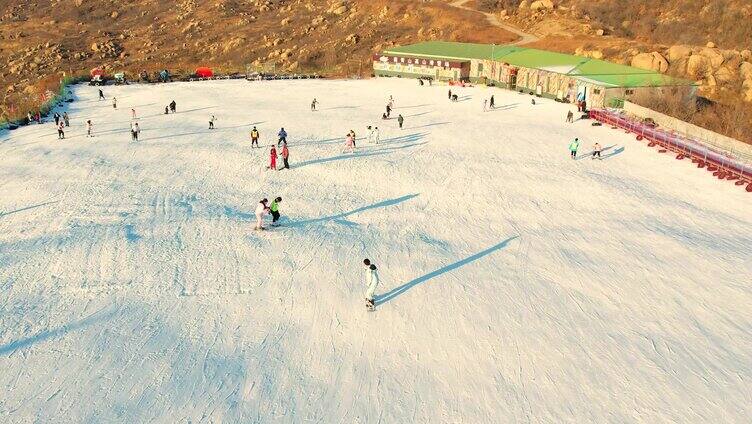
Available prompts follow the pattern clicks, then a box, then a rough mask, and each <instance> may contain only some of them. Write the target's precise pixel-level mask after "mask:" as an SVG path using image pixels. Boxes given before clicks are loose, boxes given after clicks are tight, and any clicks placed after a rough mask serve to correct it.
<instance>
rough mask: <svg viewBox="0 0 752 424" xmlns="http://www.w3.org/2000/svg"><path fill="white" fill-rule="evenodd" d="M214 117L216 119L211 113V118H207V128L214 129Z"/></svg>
mask: <svg viewBox="0 0 752 424" xmlns="http://www.w3.org/2000/svg"><path fill="white" fill-rule="evenodd" d="M216 119H217V118H215V117H214V115H212V116H211V119H209V129H210V130H213V129H214V121H215V120H216Z"/></svg>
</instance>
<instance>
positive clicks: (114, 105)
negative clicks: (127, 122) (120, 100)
mask: <svg viewBox="0 0 752 424" xmlns="http://www.w3.org/2000/svg"><path fill="white" fill-rule="evenodd" d="M112 108H113V109H117V97H113V98H112Z"/></svg>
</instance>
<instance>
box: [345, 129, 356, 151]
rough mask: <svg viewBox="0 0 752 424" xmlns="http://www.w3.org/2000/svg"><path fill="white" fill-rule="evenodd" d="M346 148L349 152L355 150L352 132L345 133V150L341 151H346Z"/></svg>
mask: <svg viewBox="0 0 752 424" xmlns="http://www.w3.org/2000/svg"><path fill="white" fill-rule="evenodd" d="M348 150H349V151H350V153H352V152H354V151H355V140H354V139H353V136H352V133H347V136H345V151H344V152H343V153H347V151H348Z"/></svg>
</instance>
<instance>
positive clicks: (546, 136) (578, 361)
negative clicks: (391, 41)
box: [0, 79, 752, 423]
mask: <svg viewBox="0 0 752 424" xmlns="http://www.w3.org/2000/svg"><path fill="white" fill-rule="evenodd" d="M446 90H447V88H446V87H441V86H436V87H419V86H418V85H417V83H415V81H403V80H397V79H394V80H370V81H274V82H261V83H258V82H254V83H249V82H246V81H222V82H200V83H190V84H188V83H173V84H166V85H149V86H142V85H131V86H124V87H106V88H105V93H106V95H108V96H113V95H115V96H117V97H118V100H119V102H118V105H119V109H117V110H113V108H112V107H111V103H110V101H109V100H108V101H103V102H98V101H97V100H96V96H97V90H96V88H93V87H88V86H79V87H77V88H76V89H75V94H76V97H77V101H76V102H74V103H71V104H68V105H67V108H68V109H67V110H68V113H69V114H70V116H71V125H72V127H71V128H70V129H69V130H68V133H67V134H66V135H67V136H68V138H67V139H66V140H65V141H58V140H57V139H56V132H55V130H54V128H53V125H52V124H49V123H48V124H45V125H39V126H37V125H34V126H29V127H23V128H20V129H18V130H16V131H13V132H9V133H8V132H6V133H0V158H2V159H0V293H2V296H0V369H1V370H2V372H0V393H2V395H1V396H0V422H4V423H6V422H7V423H27V422H139V423H147V422H169V423H210V422H243V423H254V422H259V423H261V422H314V423H366V422H369V423H370V422H383V423H396V422H432V423H457V422H467V423H498V422H510V423H511V422H519V423H549V422H578V423H581V422H597V423H604V422H619V423H622V422H645V423H659V422H682V423H684V422H697V423H704V422H739V423H741V422H750V421H752V407H751V406H750V405H752V391H751V390H750V387H752V289H751V286H750V284H751V282H752V261H750V258H752V198H750V196H749V194H748V193H746V192H744V190H741V189H739V187H735V186H734V185H733V184H728V183H725V182H719V181H717V180H715V179H714V178H710V177H709V176H708V175H707V172H702V171H700V170H697V169H695V168H694V167H693V166H691V165H690V164H689V163H687V161H684V162H680V161H676V160H674V159H673V158H672V157H671V156H669V155H661V154H658V153H656V152H655V150H653V149H650V148H648V147H647V146H646V145H645V144H644V143H641V142H637V141H635V140H634V138H633V137H632V136H629V135H628V134H624V133H623V132H620V131H616V130H612V129H610V128H606V127H592V126H591V125H590V122H589V121H578V122H576V123H574V124H565V123H564V117H565V114H566V111H567V106H566V105H561V104H557V103H555V102H553V101H550V100H541V101H540V102H539V104H538V105H536V106H532V105H530V104H529V99H528V96H525V95H520V94H517V93H514V92H508V91H503V90H495V89H490V88H480V87H478V88H464V89H463V88H453V91H456V92H457V94H459V95H460V96H461V97H462V98H463V99H467V100H466V101H463V102H459V103H451V102H449V101H448V100H447V98H446ZM390 94H392V95H394V96H395V99H396V105H395V106H396V107H395V110H394V115H395V116H396V114H398V113H402V114H403V115H404V116H405V117H406V121H405V128H404V129H403V130H399V129H398V128H397V124H396V120H395V119H391V120H388V121H382V120H381V119H378V118H379V117H380V116H381V112H382V110H383V107H384V105H385V103H386V99H387V98H388V96H389V95H390ZM491 94H495V96H496V103H497V104H498V105H499V108H498V110H494V111H491V112H487V113H483V112H482V111H481V109H482V99H483V98H484V97H488V96H490V95H491ZM314 97H316V98H317V99H318V100H319V101H320V102H321V105H320V110H319V111H316V112H310V111H309V110H308V106H309V104H310V101H311V99H312V98H314ZM172 99H175V100H176V101H177V104H178V113H177V114H175V115H169V116H165V115H163V114H162V113H161V111H162V110H163V109H164V105H166V104H167V103H169V101H170V100H172ZM133 105H135V106H136V110H137V113H138V114H139V115H141V116H143V117H142V118H140V119H139V122H140V125H141V128H142V133H141V141H140V142H138V143H131V142H130V135H129V133H128V128H129V124H130V120H129V118H130V109H131V107H133ZM355 106H357V107H355ZM211 114H214V115H216V117H217V122H216V125H217V129H216V130H214V131H209V130H208V129H207V127H208V120H209V117H210V115H211ZM86 119H92V120H93V123H94V133H95V135H96V136H95V137H94V138H92V139H87V138H85V137H84V133H85V130H84V122H85V121H86ZM369 124H371V125H377V126H379V128H380V129H381V140H382V143H381V144H379V145H371V144H368V143H367V141H366V140H365V139H364V137H365V135H366V130H365V127H366V125H369ZM253 125H256V126H258V128H259V130H260V132H261V137H262V145H264V146H265V147H264V148H263V149H251V148H250V140H249V136H248V134H249V132H250V130H251V128H252V126H253ZM280 126H284V127H285V128H286V129H287V131H288V133H289V134H290V137H289V140H290V152H291V165H292V167H293V168H292V169H291V170H283V171H278V172H273V171H268V170H266V169H265V167H266V165H267V161H268V154H269V152H268V146H269V145H270V144H271V143H273V142H276V138H275V137H274V135H275V134H276V133H277V131H278V130H279V127H280ZM350 129H353V130H355V131H356V133H357V135H358V150H357V152H356V153H354V154H343V153H342V149H343V146H344V136H345V134H346V133H347V131H349V130H350ZM575 136H579V137H580V138H581V139H582V140H583V141H584V142H583V146H582V152H581V159H579V160H576V161H573V160H571V159H569V157H568V152H567V145H568V142H569V141H570V140H571V139H572V138H573V137H575ZM595 141H599V142H600V143H601V145H603V146H612V147H610V148H609V149H608V150H607V151H606V152H605V153H606V156H608V158H607V159H604V160H602V161H592V160H590V159H588V158H587V157H584V156H585V155H586V154H587V153H588V152H589V150H590V147H591V145H592V143H594V142H595ZM278 195H279V196H282V197H283V202H282V205H281V206H282V213H283V219H284V226H282V227H280V228H276V229H272V230H270V231H268V232H264V233H259V232H254V231H253V230H252V228H253V225H254V220H255V218H254V215H253V214H254V208H255V205H256V202H257V201H258V200H259V199H260V198H261V197H267V198H269V199H272V198H273V197H275V196H278ZM364 257H369V258H371V259H373V260H374V261H375V262H376V263H377V264H378V266H379V269H380V276H381V280H382V284H381V286H380V287H379V289H378V291H377V293H379V294H380V295H381V297H380V298H379V299H377V305H378V306H377V308H376V311H375V312H367V311H366V310H365V307H364V301H363V293H364V291H365V287H364V285H363V269H362V265H361V260H362V259H363V258H364Z"/></svg>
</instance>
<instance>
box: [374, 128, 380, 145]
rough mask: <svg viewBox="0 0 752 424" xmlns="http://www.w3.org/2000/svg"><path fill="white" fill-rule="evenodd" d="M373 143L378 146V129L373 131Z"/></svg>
mask: <svg viewBox="0 0 752 424" xmlns="http://www.w3.org/2000/svg"><path fill="white" fill-rule="evenodd" d="M373 143H375V144H379V127H376V128H374V130H373Z"/></svg>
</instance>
